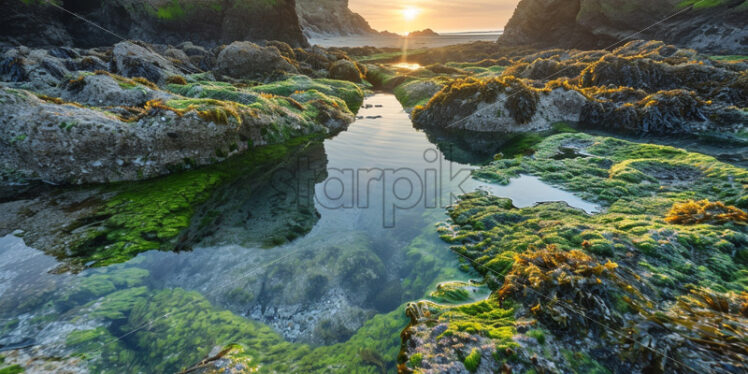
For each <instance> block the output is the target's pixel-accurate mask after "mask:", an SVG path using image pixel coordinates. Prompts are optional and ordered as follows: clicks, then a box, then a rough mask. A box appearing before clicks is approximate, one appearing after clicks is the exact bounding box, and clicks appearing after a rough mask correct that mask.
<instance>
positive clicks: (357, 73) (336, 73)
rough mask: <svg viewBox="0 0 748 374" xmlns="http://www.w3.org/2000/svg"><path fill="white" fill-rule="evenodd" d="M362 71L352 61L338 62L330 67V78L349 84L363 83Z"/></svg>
mask: <svg viewBox="0 0 748 374" xmlns="http://www.w3.org/2000/svg"><path fill="white" fill-rule="evenodd" d="M361 77H362V74H361V70H359V69H358V66H356V63H355V62H353V61H350V60H338V61H336V62H334V63H333V64H332V65H330V78H332V79H340V80H344V81H349V82H356V83H358V82H361Z"/></svg>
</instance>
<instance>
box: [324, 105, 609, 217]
mask: <svg viewBox="0 0 748 374" xmlns="http://www.w3.org/2000/svg"><path fill="white" fill-rule="evenodd" d="M366 104H369V105H371V107H369V108H366V107H364V108H362V109H361V112H360V113H359V116H361V117H363V118H362V119H359V120H357V121H356V123H354V124H353V125H351V127H350V129H349V130H348V131H346V132H344V133H341V134H340V135H338V136H337V137H335V138H334V139H331V140H328V141H326V142H325V151H326V153H327V156H328V160H329V163H328V178H327V180H326V181H324V182H322V183H318V184H317V185H316V191H315V194H316V202H317V209H318V210H319V211H320V213H321V214H322V219H321V221H320V223H319V224H318V226H319V227H317V228H316V229H322V228H325V227H326V226H327V224H329V223H333V222H334V224H333V225H332V226H331V227H329V229H333V230H339V229H340V228H341V225H342V226H343V227H350V228H353V227H356V226H358V228H359V229H366V230H372V229H375V226H380V227H381V226H382V224H383V223H384V224H386V225H387V226H388V227H391V226H392V223H394V225H397V222H398V219H399V217H403V216H408V215H410V214H413V213H419V214H420V213H423V212H424V211H425V210H436V211H438V212H439V213H443V210H444V208H445V207H446V206H448V205H450V204H452V203H454V199H455V198H456V197H457V196H459V195H460V194H462V193H467V192H472V191H475V190H476V189H478V188H480V189H484V190H487V191H489V192H491V193H492V194H494V195H497V196H502V197H508V198H510V199H512V200H513V201H514V204H515V206H518V207H527V206H532V205H534V204H535V203H538V202H545V201H566V202H567V203H569V205H571V206H573V207H577V208H580V209H583V210H585V211H587V212H593V211H597V210H598V207H597V206H596V205H594V204H591V203H587V202H585V201H583V200H582V199H580V198H578V197H576V196H574V195H573V194H571V193H569V192H566V191H563V190H560V189H558V188H555V187H552V186H549V185H547V184H545V183H543V182H542V181H540V179H538V178H536V177H532V176H521V177H519V178H516V179H514V180H512V181H511V183H510V184H509V185H508V186H500V185H496V184H492V183H484V182H481V181H478V180H475V179H472V178H471V177H470V171H472V170H474V169H475V168H476V166H473V165H467V164H461V163H458V162H452V161H449V160H446V159H445V157H444V155H443V154H442V153H441V152H440V151H439V150H438V149H437V147H436V146H435V145H433V144H432V143H430V142H429V141H428V139H427V138H426V135H425V134H424V133H423V132H420V131H416V130H414V129H413V127H412V124H411V122H410V120H409V117H408V114H407V113H406V112H405V111H403V109H402V108H401V106H400V105H399V103H398V102H397V101H396V100H395V98H394V96H392V95H374V96H372V97H370V98H368V99H367V100H366ZM379 116H381V117H380V118H371V117H379ZM393 214H394V219H392V218H391V217H392V216H393ZM356 223H358V225H356Z"/></svg>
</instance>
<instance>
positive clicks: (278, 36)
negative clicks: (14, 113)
mask: <svg viewBox="0 0 748 374" xmlns="http://www.w3.org/2000/svg"><path fill="white" fill-rule="evenodd" d="M6 3H11V4H9V5H10V7H11V8H12V10H13V11H10V12H3V14H2V15H0V35H1V36H0V41H3V42H6V43H10V44H16V45H17V44H21V45H27V46H61V45H65V46H79V47H97V46H105V45H111V44H114V43H116V42H118V41H120V40H121V38H127V39H141V40H146V41H148V42H151V43H164V44H166V43H169V44H179V43H182V42H188V41H189V42H193V43H196V44H202V45H207V46H214V45H219V44H227V43H231V42H233V41H236V40H281V41H284V42H286V43H289V44H291V45H294V46H306V45H307V41H306V38H304V35H303V34H302V32H301V27H300V26H299V20H298V17H297V15H296V4H295V1H294V0H277V1H272V2H270V1H265V0H245V1H223V0H148V1H134V0H113V1H106V2H97V1H68V0H65V1H57V2H56V3H57V4H59V5H56V6H55V5H50V4H49V3H48V2H46V1H42V0H29V1H27V0H8V1H6ZM60 7H61V8H64V9H66V10H67V11H70V12H73V13H75V14H77V15H80V16H81V17H83V18H85V19H87V20H90V21H91V22H93V23H95V24H97V25H100V26H102V27H105V28H107V29H108V30H109V31H110V32H111V33H110V32H105V31H102V30H101V29H99V28H97V27H96V26H94V25H93V24H91V23H88V22H86V21H83V20H81V19H80V18H77V17H76V16H74V15H72V14H71V13H68V12H66V11H64V10H62V9H60Z"/></svg>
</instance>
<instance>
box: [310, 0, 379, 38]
mask: <svg viewBox="0 0 748 374" xmlns="http://www.w3.org/2000/svg"><path fill="white" fill-rule="evenodd" d="M296 12H297V13H298V14H299V22H300V23H301V28H302V29H303V30H304V34H305V35H306V36H307V37H311V36H314V35H341V36H345V35H360V34H375V33H377V31H376V30H374V29H372V28H371V26H369V23H368V22H366V20H365V19H364V17H362V16H361V15H360V14H358V13H354V12H353V11H351V10H350V8H348V0H296Z"/></svg>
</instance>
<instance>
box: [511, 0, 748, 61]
mask: <svg viewBox="0 0 748 374" xmlns="http://www.w3.org/2000/svg"><path fill="white" fill-rule="evenodd" d="M681 3H682V1H680V0H677V1H676V0H659V1H648V0H636V1H627V2H621V1H617V0H572V1H569V0H522V1H520V3H519V5H518V6H517V10H516V11H515V12H514V15H513V16H512V19H510V20H509V23H507V25H506V27H505V30H504V35H502V37H501V38H500V39H499V41H500V42H505V43H508V44H516V45H520V44H522V45H525V44H531V45H536V46H540V47H549V46H553V47H560V48H583V49H593V48H602V47H607V46H609V45H611V44H613V43H615V42H616V41H622V40H625V39H628V38H637V39H656V40H663V41H665V42H668V43H672V44H675V45H678V46H681V47H688V48H696V49H698V50H700V51H702V52H712V53H724V54H736V53H738V54H744V53H748V28H746V20H747V19H748V5H747V4H746V3H745V2H744V1H742V0H722V1H718V2H717V5H714V6H708V7H707V5H704V4H697V6H695V7H693V8H690V7H689V8H684V7H681V5H680V4H681ZM676 13H677V15H675V16H673V17H670V18H668V17H669V16H671V15H674V14H676ZM663 19H664V21H663ZM661 21H662V22H661ZM650 26H651V27H650ZM645 28H646V30H644V29H645ZM642 30H644V31H642ZM640 31H641V32H640Z"/></svg>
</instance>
